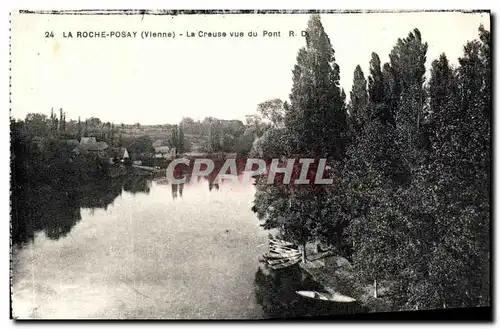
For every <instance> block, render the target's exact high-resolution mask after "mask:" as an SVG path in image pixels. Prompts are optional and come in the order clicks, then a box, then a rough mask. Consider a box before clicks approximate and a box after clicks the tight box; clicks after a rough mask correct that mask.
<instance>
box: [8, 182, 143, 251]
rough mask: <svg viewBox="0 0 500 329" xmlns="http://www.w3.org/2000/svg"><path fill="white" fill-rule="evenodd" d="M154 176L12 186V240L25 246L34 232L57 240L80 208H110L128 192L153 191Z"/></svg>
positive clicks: (77, 214) (76, 219) (72, 221)
mask: <svg viewBox="0 0 500 329" xmlns="http://www.w3.org/2000/svg"><path fill="white" fill-rule="evenodd" d="M150 187H151V179H150V178H147V177H144V176H134V175H129V176H119V177H115V178H110V177H105V176H104V177H102V178H100V179H91V180H89V181H87V182H81V183H78V184H73V185H72V186H68V185H63V186H59V185H48V184H24V185H17V186H12V196H11V201H12V216H11V217H12V221H11V222H12V243H13V244H14V245H24V244H26V243H28V242H30V241H33V239H34V236H35V233H36V232H39V231H43V232H45V234H46V235H47V237H49V238H50V239H53V240H57V239H59V238H61V237H64V236H66V235H67V234H68V233H69V232H70V231H71V229H72V228H73V226H75V224H76V223H77V222H78V221H80V220H81V214H80V209H81V208H86V209H90V210H91V212H93V211H94V210H95V209H107V208H108V207H109V206H110V205H111V204H112V203H113V202H114V200H115V199H116V198H117V197H118V196H119V195H120V194H121V193H122V191H123V190H124V191H126V192H129V193H133V194H136V193H146V194H148V193H149V192H150Z"/></svg>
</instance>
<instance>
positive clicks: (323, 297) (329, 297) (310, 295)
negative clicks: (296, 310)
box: [296, 290, 356, 303]
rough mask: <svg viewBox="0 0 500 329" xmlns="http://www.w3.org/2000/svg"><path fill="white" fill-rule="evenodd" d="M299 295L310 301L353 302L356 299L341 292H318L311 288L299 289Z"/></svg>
mask: <svg viewBox="0 0 500 329" xmlns="http://www.w3.org/2000/svg"><path fill="white" fill-rule="evenodd" d="M296 293H297V294H298V295H300V296H301V297H303V298H305V299H306V300H310V301H321V302H331V303H352V302H355V301H356V300H355V299H354V298H352V297H349V296H345V295H342V294H339V293H335V294H331V293H328V292H317V291H310V290H299V291H296Z"/></svg>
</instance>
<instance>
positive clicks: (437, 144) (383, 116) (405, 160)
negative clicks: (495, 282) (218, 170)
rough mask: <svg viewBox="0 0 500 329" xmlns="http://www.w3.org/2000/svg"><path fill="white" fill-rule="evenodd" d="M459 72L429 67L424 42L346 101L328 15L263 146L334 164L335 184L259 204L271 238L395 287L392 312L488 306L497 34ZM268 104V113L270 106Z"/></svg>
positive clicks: (404, 41) (265, 188)
mask: <svg viewBox="0 0 500 329" xmlns="http://www.w3.org/2000/svg"><path fill="white" fill-rule="evenodd" d="M478 32H479V37H478V39H477V40H473V41H469V42H467V44H466V45H465V46H464V48H463V55H462V56H461V57H460V58H459V63H458V66H453V65H451V64H450V63H449V61H448V59H447V57H446V55H445V54H442V55H441V56H440V57H439V59H436V60H434V61H433V62H432V65H431V72H430V80H429V81H426V79H425V74H426V67H425V62H426V60H427V58H426V56H427V49H428V45H427V43H426V42H424V41H423V38H422V35H421V33H420V31H419V30H418V29H414V30H413V31H410V32H409V33H408V35H407V36H406V37H404V38H400V39H398V40H397V41H396V43H395V45H394V47H393V48H392V50H391V52H390V54H389V61H388V62H387V63H383V64H382V63H381V60H380V58H379V56H378V55H377V54H376V53H372V55H371V58H370V59H369V64H370V66H369V72H368V74H367V75H365V73H364V72H363V71H362V69H361V67H360V66H357V67H356V69H355V71H354V75H353V86H352V91H351V92H350V98H349V101H348V102H346V94H345V92H344V91H343V89H342V88H341V87H340V84H339V79H340V75H339V72H340V70H339V66H338V65H337V64H336V62H335V52H334V50H333V48H332V45H331V43H330V40H329V37H328V35H327V34H326V32H325V31H324V29H323V26H322V24H321V19H320V16H319V15H312V16H311V18H310V20H309V22H308V27H307V37H306V46H305V47H303V48H301V49H300V50H299V51H298V54H297V63H296V65H295V67H294V68H293V86H292V90H291V93H290V97H289V98H290V99H289V102H284V103H281V104H280V106H276V107H273V109H276V110H274V111H267V112H266V113H267V115H268V117H270V118H273V120H270V122H271V124H270V125H269V127H268V129H266V130H265V132H264V133H262V135H261V136H260V137H259V138H258V139H257V140H256V141H255V142H254V144H253V149H252V152H253V153H254V154H256V155H258V156H260V157H262V158H264V159H270V158H276V157H285V158H313V159H319V158H327V159H328V163H329V167H330V170H329V171H328V173H327V175H329V176H330V177H331V178H332V179H333V180H334V183H333V184H331V185H327V186H325V185H304V186H292V185H280V184H273V185H268V184H266V183H265V178H260V179H258V180H257V183H256V187H257V191H256V195H255V201H254V203H255V205H254V207H253V210H254V211H255V212H256V213H257V215H258V217H259V219H261V220H262V225H263V226H264V227H265V228H268V229H270V228H279V229H280V231H281V232H282V234H283V235H284V236H285V237H286V238H287V239H289V240H292V241H294V242H296V243H299V244H302V245H305V244H306V243H307V242H310V241H322V242H326V243H329V244H331V245H332V246H334V247H335V248H336V250H337V251H338V253H339V254H341V255H343V256H344V257H346V258H347V259H348V260H350V261H351V262H352V265H353V266H354V269H355V272H356V275H357V276H358V277H359V279H360V280H361V281H363V282H364V283H365V284H373V286H374V287H375V297H377V295H376V292H377V289H376V287H377V283H379V282H382V281H384V282H391V283H392V285H393V290H394V297H393V300H394V304H393V305H392V306H390V308H391V309H392V310H405V309H426V308H443V307H461V306H478V305H489V298H490V290H489V285H490V279H489V278H490V274H489V273H490V261H489V260H490V240H489V237H490V205H491V201H490V192H491V188H490V180H491V167H490V165H491V96H490V94H491V58H490V32H489V31H487V30H485V29H484V27H483V26H480V27H479V31H478ZM268 105H269V104H268Z"/></svg>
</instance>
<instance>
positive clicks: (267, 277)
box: [254, 264, 367, 318]
mask: <svg viewBox="0 0 500 329" xmlns="http://www.w3.org/2000/svg"><path fill="white" fill-rule="evenodd" d="M254 283H255V296H256V300H257V303H258V304H259V305H260V306H261V307H262V310H263V311H264V314H265V317H267V318H293V317H311V316H338V315H343V314H352V313H360V312H366V311H367V310H365V309H362V308H361V307H360V305H359V304H357V303H332V302H328V301H319V300H312V299H308V298H304V297H301V296H299V295H298V294H297V293H296V291H298V290H312V291H319V292H324V291H325V290H324V288H323V287H322V286H321V285H319V284H318V283H316V282H315V281H313V280H312V279H311V278H310V277H309V276H308V275H305V273H304V272H303V271H302V270H301V268H300V266H299V265H298V264H297V265H294V266H291V267H289V268H285V269H280V270H269V269H267V268H265V267H264V266H259V268H258V269H257V272H256V273H255V281H254Z"/></svg>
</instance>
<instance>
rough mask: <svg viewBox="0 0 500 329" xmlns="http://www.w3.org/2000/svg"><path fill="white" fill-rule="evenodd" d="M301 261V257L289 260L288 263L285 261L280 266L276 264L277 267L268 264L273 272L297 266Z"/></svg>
mask: <svg viewBox="0 0 500 329" xmlns="http://www.w3.org/2000/svg"><path fill="white" fill-rule="evenodd" d="M299 261H300V257H298V258H293V259H289V260H287V261H284V262H281V263H278V264H275V265H271V264H268V266H269V268H270V269H272V270H280V269H283V268H287V267H290V266H292V265H295V264H297V263H298V262H299Z"/></svg>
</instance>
